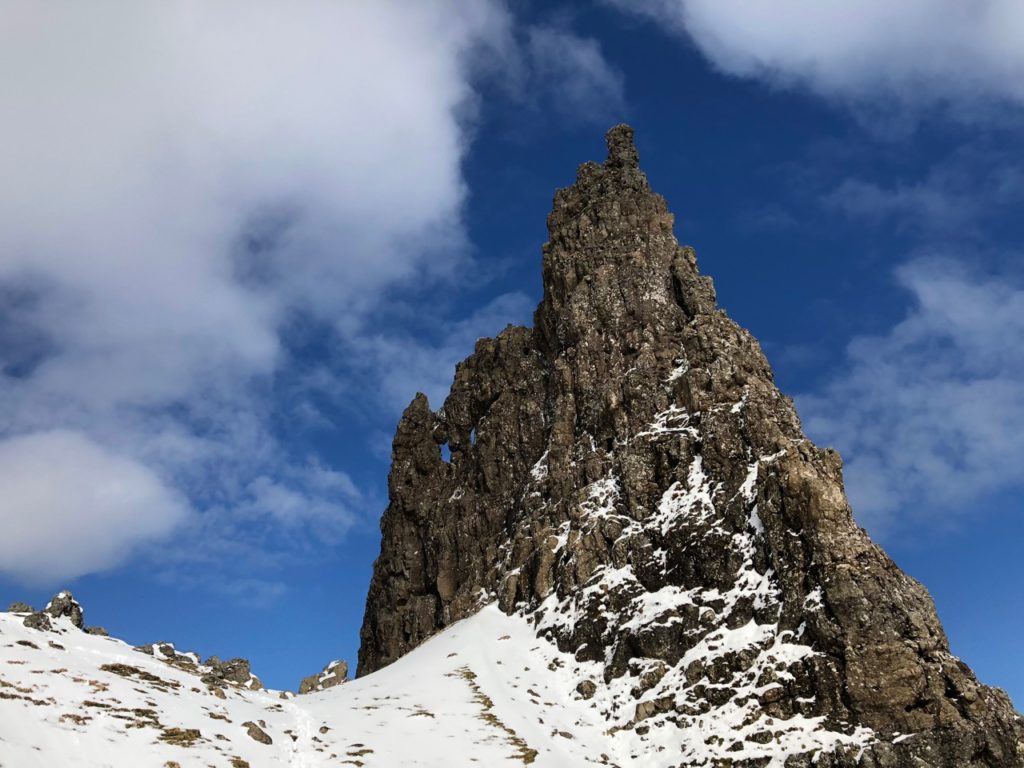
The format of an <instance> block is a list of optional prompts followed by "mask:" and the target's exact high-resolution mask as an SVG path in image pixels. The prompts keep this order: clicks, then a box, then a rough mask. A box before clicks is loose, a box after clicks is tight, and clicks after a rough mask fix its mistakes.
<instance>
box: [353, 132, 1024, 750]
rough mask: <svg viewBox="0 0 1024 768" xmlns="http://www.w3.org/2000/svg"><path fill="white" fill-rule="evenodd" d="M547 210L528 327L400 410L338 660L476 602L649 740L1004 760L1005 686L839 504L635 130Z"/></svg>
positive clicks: (1012, 746)
mask: <svg viewBox="0 0 1024 768" xmlns="http://www.w3.org/2000/svg"><path fill="white" fill-rule="evenodd" d="M548 232H549V239H548V242H547V243H546V244H545V246H544V257H543V278H544V297H543V300H542V302H541V304H540V306H539V307H538V309H537V312H536V314H535V317H534V327H533V328H519V327H509V328H507V329H505V331H503V332H502V333H501V334H500V335H498V337H497V338H495V339H483V340H481V341H479V342H478V343H477V345H476V350H475V352H474V354H473V355H472V356H470V357H469V358H468V359H467V360H465V361H464V362H462V363H461V364H460V365H459V366H458V367H457V369H456V374H455V381H454V384H453V386H452V390H451V393H450V394H449V396H448V398H447V400H446V401H445V402H444V404H443V405H442V406H441V407H440V408H439V409H438V410H436V411H435V410H433V409H432V407H431V405H430V404H429V403H428V402H427V399H426V397H424V396H423V395H417V397H416V398H415V400H413V402H412V403H411V404H410V406H409V407H408V408H407V409H406V411H405V413H404V415H403V416H402V419H401V422H400V424H399V427H398V431H397V434H396V436H395V440H394V446H393V463H392V468H391V474H390V477H389V500H390V503H389V506H388V508H387V510H386V512H385V513H384V516H383V519H382V522H381V529H382V533H383V541H382V545H381V553H380V556H379V558H378V560H377V562H376V564H375V567H374V575H373V580H372V583H371V587H370V592H369V595H368V599H367V607H366V615H365V619H364V623H363V628H362V632H361V639H362V646H361V648H360V653H359V668H358V672H359V674H360V675H363V674H366V673H368V672H372V671H374V670H376V669H379V668H381V667H383V666H385V665H387V664H389V663H390V662H392V661H394V660H395V659H397V658H398V657H399V656H401V655H402V654H404V653H406V652H407V651H409V650H410V649H412V648H414V647H415V646H417V645H418V644H419V643H421V642H423V641H424V640H425V639H427V638H428V637H430V636H431V635H432V634H434V633H435V632H437V631H438V630H439V629H441V628H443V627H445V626H448V625H449V624H451V623H453V622H455V621H457V620H459V619H461V618H464V617H466V616H468V615H471V614H473V613H474V612H475V611H477V610H478V609H479V608H480V606H481V605H483V604H485V603H489V602H492V601H497V602H498V603H499V605H500V607H501V608H502V610H504V611H505V612H507V613H513V612H518V613H522V614H524V615H526V616H528V617H530V618H531V619H532V621H533V622H534V625H535V627H536V631H537V633H538V635H540V636H542V637H544V638H547V639H548V640H550V641H551V642H552V643H555V644H557V645H558V647H559V648H560V649H561V650H562V651H564V652H569V653H573V654H575V656H576V658H577V659H578V660H580V661H585V662H592V663H593V664H595V665H597V668H599V669H600V670H601V672H600V673H599V674H597V675H595V676H593V677H592V678H587V679H583V680H580V681H579V686H578V688H577V690H578V691H579V695H580V696H581V697H582V698H587V699H591V700H592V702H593V703H594V706H595V707H597V708H598V709H599V711H600V712H601V713H602V714H603V715H604V716H605V717H607V718H608V721H609V723H612V722H614V723H616V725H615V726H614V727H615V728H616V729H628V730H631V731H632V732H634V733H635V735H636V737H637V739H638V742H637V743H640V744H649V745H650V748H651V749H657V750H662V751H665V750H667V751H668V752H667V754H669V758H671V759H669V758H666V760H667V762H666V765H668V764H678V763H682V764H686V765H691V764H692V765H710V764H713V765H716V766H749V767H750V768H760V767H761V766H764V765H766V764H767V763H768V761H769V760H775V759H776V758H778V757H779V755H781V756H782V759H784V761H785V766H786V767H787V768H802V767H804V766H810V765H811V764H812V763H813V764H814V765H816V766H819V767H820V768H829V767H830V766H832V767H838V766H854V765H863V766H870V767H877V768H882V766H885V767H887V768H890V767H891V768H910V767H911V766H936V767H937V766H943V767H948V768H954V767H956V768H961V767H964V766H968V767H974V768H981V767H982V766H986V767H988V768H996V767H997V766H998V767H1000V768H1013V767H1014V766H1021V765H1024V724H1022V721H1021V719H1020V717H1019V716H1018V715H1017V714H1016V713H1015V712H1014V710H1013V708H1012V706H1011V704H1010V701H1009V699H1008V698H1007V696H1006V695H1005V694H1004V693H1003V692H1002V691H999V690H998V689H993V688H989V687H987V686H984V685H981V684H979V683H978V682H977V680H976V679H975V677H974V675H973V674H972V672H971V670H970V669H969V668H968V667H967V666H966V665H965V664H963V663H962V662H961V661H960V660H958V659H957V658H956V657H954V656H952V655H951V653H950V650H949V646H948V643H947V640H946V637H945V634H944V633H943V630H942V627H941V625H940V623H939V620H938V618H937V616H936V614H935V609H934V606H933V604H932V601H931V599H930V597H929V595H928V593H927V592H926V590H925V589H924V588H923V587H922V586H921V585H920V584H918V583H917V582H915V581H914V580H913V579H911V578H909V577H908V576H906V575H905V574H904V573H902V572H901V571H900V570H899V568H898V567H897V566H896V565H895V564H894V563H893V562H892V561H891V560H890V559H889V558H888V557H887V556H886V555H885V553H884V552H883V551H882V550H881V549H880V548H879V547H878V546H877V545H875V544H874V543H873V542H871V540H870V539H869V538H868V536H867V534H866V533H865V532H864V531H863V530H862V529H860V528H859V527H858V526H857V525H856V524H855V522H854V521H853V518H852V515H851V510H850V507H849V504H848V502H847V500H846V496H845V493H844V490H843V482H842V463H841V460H840V458H839V456H838V454H837V453H836V452H835V451H833V450H831V449H821V448H818V447H816V446H814V445H813V444H812V443H811V442H810V441H809V440H807V438H806V437H805V436H804V435H803V433H802V431H801V427H800V422H799V419H798V417H797V414H796V412H795V410H794V408H793V404H792V402H791V401H790V400H789V399H788V398H787V397H786V396H784V395H783V394H781V393H780V392H779V390H778V389H777V387H776V386H775V384H774V382H773V378H772V371H771V368H770V366H769V364H768V362H767V360H766V359H765V357H764V355H763V354H762V352H761V349H760V347H759V345H758V344H757V341H756V340H755V339H754V338H753V337H752V336H751V335H750V334H749V333H748V332H747V331H746V330H744V329H743V328H740V327H739V326H738V325H736V324H735V323H734V322H733V321H732V320H730V319H729V317H728V316H727V315H726V314H725V313H724V312H723V311H722V310H720V309H718V308H717V307H716V299H715V292H714V288H713V285H712V283H711V280H710V278H708V277H706V276H703V275H701V274H700V272H699V271H698V269H697V260H696V255H695V253H694V251H693V250H692V249H691V248H687V247H682V246H680V245H679V244H678V242H677V241H676V239H675V236H674V234H673V217H672V214H671V213H669V211H668V209H667V206H666V204H665V201H664V200H663V199H662V198H661V197H660V196H658V195H656V194H654V193H653V192H652V191H651V190H650V187H649V185H648V182H647V178H646V176H645V175H644V174H643V172H642V171H641V170H640V168H639V165H638V156H637V152H636V149H635V146H634V144H633V140H632V131H631V129H629V128H628V127H626V126H618V127H616V128H613V129H612V130H611V131H610V132H609V134H608V158H607V160H606V161H605V163H604V164H603V165H597V164H595V163H585V164H584V165H582V166H581V167H580V168H579V171H578V173H577V178H576V182H575V184H573V185H572V186H571V187H568V188H566V189H562V190H559V191H558V192H557V193H556V195H555V199H554V206H553V210H552V212H551V214H550V216H549V218H548ZM443 445H447V447H448V449H449V452H450V460H447V461H446V460H445V458H443V455H442V450H441V447H442V446H443ZM623 712H625V713H627V715H626V716H625V717H624V716H623V714H622V713H623ZM774 764H775V763H773V765H774ZM778 764H780V765H781V764H782V763H778Z"/></svg>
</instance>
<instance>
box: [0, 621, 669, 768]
mask: <svg viewBox="0 0 1024 768" xmlns="http://www.w3.org/2000/svg"><path fill="white" fill-rule="evenodd" d="M54 627H55V630H54V631H52V632H42V631H37V630H33V629H28V628H26V627H24V626H23V625H22V621H21V617H20V616H16V615H12V614H7V613H0V766H2V767H3V768H34V767H35V766H39V768H58V767H60V766H76V767H77V766H80V767H81V768H93V767H94V766H95V767H97V768H98V767H99V766H116V767H118V768H121V767H123V768H143V767H144V766H156V767H158V768H165V767H166V766H171V768H173V767H174V766H181V768H189V766H215V768H221V767H222V766H223V768H244V766H246V765H249V766H251V768H260V767H261V766H296V767H298V766H304V767H308V768H315V767H317V766H339V765H355V766H367V767H370V766H387V767H388V768H398V767H399V766H438V767H440V766H444V767H445V768H451V766H453V765H470V764H480V765H483V766H501V765H509V766H514V765H523V764H529V763H532V764H534V765H537V766H567V765H580V764H583V763H596V764H619V765H644V766H647V765H651V766H654V765H666V764H670V763H674V762H677V761H678V753H676V754H674V755H672V754H669V753H659V752H658V751H656V750H654V751H650V752H649V753H647V754H644V753H645V752H648V750H650V747H642V745H641V744H640V742H636V744H635V745H633V747H632V748H636V749H637V752H636V753H634V754H630V751H631V744H630V739H631V738H632V739H635V738H636V735H635V734H633V733H632V732H629V733H626V732H622V733H621V736H623V737H628V738H626V739H621V740H620V739H617V738H613V737H611V736H609V735H608V734H607V733H606V731H607V730H608V723H607V722H605V720H604V719H603V717H601V716H599V715H598V714H597V710H596V708H594V707H593V706H592V705H591V702H589V701H584V700H583V699H582V698H581V696H580V695H579V694H578V693H576V691H575V686H576V685H577V683H578V681H579V677H578V672H576V671H575V670H572V669H571V667H570V665H574V664H575V663H574V662H573V661H572V657H571V656H566V655H564V654H561V653H559V652H558V650H557V649H556V648H554V646H552V645H551V644H550V643H548V642H546V641H544V640H540V639H538V638H537V636H536V635H535V634H534V632H533V630H532V629H531V628H530V626H529V624H528V622H527V621H526V620H525V619H523V618H520V617H511V616H506V615H505V614H503V613H501V612H500V611H499V610H498V609H497V608H495V607H493V606H491V607H486V608H484V609H483V610H481V611H480V612H479V613H478V614H476V615H475V616H473V617H472V618H470V619H467V620H465V621H462V622H460V623H458V624H455V625H453V626H452V627H450V628H449V629H448V630H446V631H445V632H443V633H441V634H439V635H437V636H435V637H434V638H432V639H431V640H429V641H427V642H426V643H425V644H423V645H422V646H420V647H419V648H417V649H416V650H414V651H412V652H411V653H409V654H408V655H406V656H405V657H403V658H402V659H400V660H399V661H397V662H395V663H394V664H392V665H391V666H389V667H387V668H385V669H383V670H381V671H379V672H376V673H374V674H372V675H369V676H367V677H364V678H361V679H358V680H355V681H352V682H349V683H346V684H344V685H341V686H338V687H336V688H332V689H329V690H327V691H322V692H319V693H313V694H309V695H306V696H302V697H290V696H289V697H288V698H282V694H281V693H279V692H276V691H253V690H247V689H244V688H241V687H229V688H227V689H226V691H225V696H226V697H225V698H223V699H222V698H220V697H218V696H217V695H215V694H214V693H213V692H212V691H211V690H210V689H208V688H207V686H206V685H204V684H203V683H201V682H200V681H199V679H198V677H197V676H196V675H194V674H192V673H190V672H188V671H185V670H183V669H179V668H176V667H173V666H171V665H169V664H167V663H165V662H163V661H160V660H159V659H157V658H154V657H152V656H149V655H146V654H144V653H141V652H139V651H136V650H134V649H133V648H132V647H131V646H129V645H127V644H126V643H124V642H122V641H120V640H116V639H113V638H106V637H98V636H93V635H88V634H85V633H84V632H82V631H80V630H78V629H76V628H74V627H73V626H72V625H71V624H70V622H68V621H67V620H65V619H58V620H56V621H55V622H54ZM249 724H252V725H253V726H257V727H258V728H259V731H262V732H263V733H265V734H266V736H267V737H269V738H270V740H271V743H262V742H261V741H257V740H256V739H255V738H254V737H253V736H251V735H250V733H249V731H250V725H249ZM254 733H255V735H256V736H260V733H259V732H258V731H256V732H254ZM673 758H674V760H673Z"/></svg>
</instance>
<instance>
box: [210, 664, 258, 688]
mask: <svg viewBox="0 0 1024 768" xmlns="http://www.w3.org/2000/svg"><path fill="white" fill-rule="evenodd" d="M203 666H204V667H206V668H207V670H206V674H204V675H203V677H202V678H200V679H201V680H202V681H203V682H204V683H206V684H207V685H215V686H220V687H223V686H224V685H225V684H231V685H239V686H242V687H243V688H249V689H251V690H254V691H258V690H262V688H263V683H262V682H261V681H260V679H259V678H258V677H256V675H254V674H253V673H252V667H251V665H250V664H249V662H248V661H247V660H246V659H228V660H227V661H221V660H220V659H218V658H217V657H216V656H211V657H210V658H208V659H207V660H206V661H204V662H203Z"/></svg>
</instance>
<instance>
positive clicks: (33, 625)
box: [7, 590, 85, 632]
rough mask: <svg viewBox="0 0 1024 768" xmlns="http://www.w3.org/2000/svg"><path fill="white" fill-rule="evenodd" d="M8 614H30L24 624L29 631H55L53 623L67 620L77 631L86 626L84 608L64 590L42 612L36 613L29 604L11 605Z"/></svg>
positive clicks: (18, 603)
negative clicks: (58, 620)
mask: <svg viewBox="0 0 1024 768" xmlns="http://www.w3.org/2000/svg"><path fill="white" fill-rule="evenodd" d="M7 611H8V613H18V614H28V615H27V616H25V618H24V620H23V622H22V623H23V624H24V625H25V626H26V627H28V628H29V629H38V630H40V631H42V632H49V631H51V630H52V629H53V621H52V620H57V619H67V621H68V622H70V623H71V625H72V626H73V627H75V628H76V629H82V628H83V627H84V626H85V612H84V611H83V610H82V606H81V605H79V603H78V601H77V600H75V598H74V596H73V595H72V594H71V593H70V592H68V591H67V590H64V591H62V592H58V593H57V594H56V595H54V596H53V597H52V598H51V599H50V602H48V603H47V604H46V607H45V608H43V610H42V611H35V610H34V609H33V608H32V606H31V605H29V604H28V603H22V602H17V603H11V605H10V607H9V608H8V609H7Z"/></svg>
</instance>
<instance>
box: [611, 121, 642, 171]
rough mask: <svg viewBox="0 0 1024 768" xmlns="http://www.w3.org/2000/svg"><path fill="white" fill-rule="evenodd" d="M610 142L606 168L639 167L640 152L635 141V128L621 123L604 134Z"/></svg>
mask: <svg viewBox="0 0 1024 768" xmlns="http://www.w3.org/2000/svg"><path fill="white" fill-rule="evenodd" d="M604 139H605V141H606V142H608V159H607V160H605V161H604V165H605V168H639V167H640V154H639V153H638V152H637V151H636V145H635V144H634V143H633V129H632V128H631V127H630V126H628V125H626V124H625V123H620V124H619V125H616V126H614V127H613V128H610V129H609V130H608V133H606V134H605V135H604Z"/></svg>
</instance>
